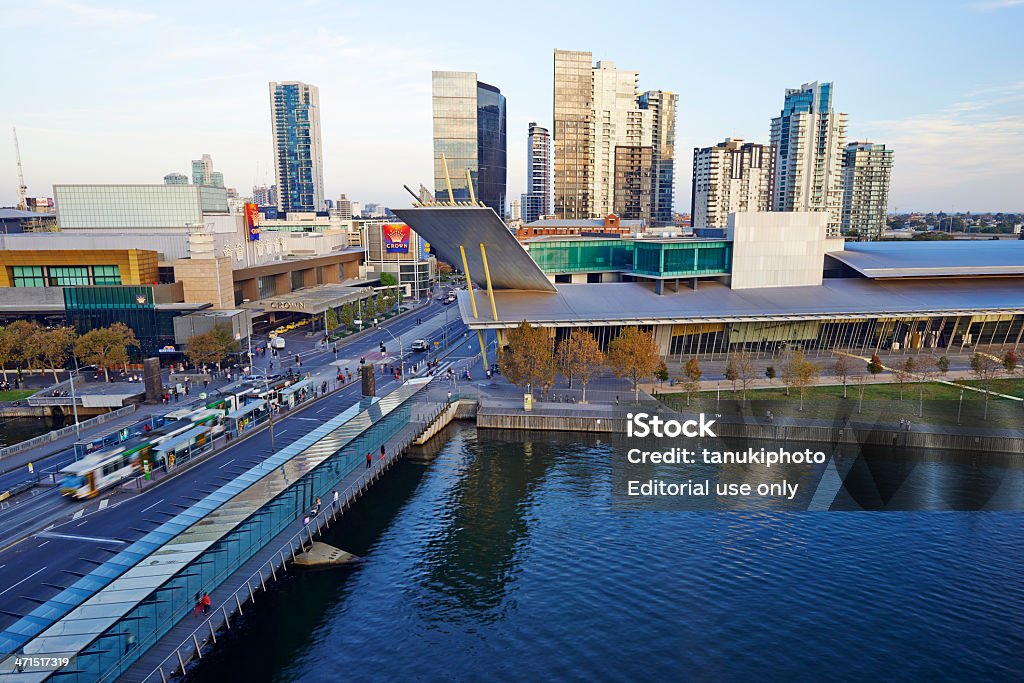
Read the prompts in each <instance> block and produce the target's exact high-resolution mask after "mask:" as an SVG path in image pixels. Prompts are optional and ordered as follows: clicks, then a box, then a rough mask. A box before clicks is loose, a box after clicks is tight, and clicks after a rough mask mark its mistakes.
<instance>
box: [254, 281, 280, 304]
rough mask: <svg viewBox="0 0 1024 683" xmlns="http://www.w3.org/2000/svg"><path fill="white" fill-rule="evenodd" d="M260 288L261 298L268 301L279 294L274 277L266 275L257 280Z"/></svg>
mask: <svg viewBox="0 0 1024 683" xmlns="http://www.w3.org/2000/svg"><path fill="white" fill-rule="evenodd" d="M256 282H257V284H258V285H259V288H260V298H261V299H266V298H268V297H272V296H274V295H275V294H277V287H276V286H275V285H274V276H273V275H266V276H261V277H258V278H256Z"/></svg>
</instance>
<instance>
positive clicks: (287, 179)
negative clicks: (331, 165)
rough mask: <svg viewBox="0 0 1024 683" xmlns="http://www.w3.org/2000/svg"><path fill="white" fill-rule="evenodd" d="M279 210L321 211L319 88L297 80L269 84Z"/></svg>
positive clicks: (321, 155) (322, 186)
mask: <svg viewBox="0 0 1024 683" xmlns="http://www.w3.org/2000/svg"><path fill="white" fill-rule="evenodd" d="M270 111H271V130H272V132H273V139H274V168H275V173H276V175H275V179H276V181H277V208H278V210H279V211H282V212H288V211H323V210H324V173H323V166H324V162H323V152H322V149H321V143H320V90H319V89H318V88H317V87H316V86H315V85H309V84H306V83H300V82H298V81H285V82H282V83H273V82H272V83H271V84H270Z"/></svg>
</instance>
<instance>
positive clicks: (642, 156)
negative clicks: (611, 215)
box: [614, 145, 653, 220]
mask: <svg viewBox="0 0 1024 683" xmlns="http://www.w3.org/2000/svg"><path fill="white" fill-rule="evenodd" d="M652 171H653V157H652V150H651V148H650V147H626V146H623V145H618V146H616V147H615V191H614V197H615V205H614V211H615V214H616V215H617V216H618V217H619V218H621V219H623V220H649V219H650V216H651V202H652V198H651V189H652V182H651V180H652Z"/></svg>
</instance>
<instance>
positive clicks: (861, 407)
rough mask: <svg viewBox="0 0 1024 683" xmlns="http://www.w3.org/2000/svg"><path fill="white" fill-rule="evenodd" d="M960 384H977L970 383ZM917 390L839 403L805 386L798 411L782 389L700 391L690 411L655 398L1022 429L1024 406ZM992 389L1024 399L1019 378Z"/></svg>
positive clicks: (832, 389)
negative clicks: (718, 392)
mask: <svg viewBox="0 0 1024 683" xmlns="http://www.w3.org/2000/svg"><path fill="white" fill-rule="evenodd" d="M961 383H962V384H965V385H971V386H978V385H979V383H978V382H977V381H975V380H967V381H963V382H961ZM726 386H728V387H729V388H728V389H727V388H726ZM921 388H922V384H921V383H919V382H914V383H911V382H907V383H906V384H904V385H903V399H902V400H900V387H899V385H898V384H895V383H889V382H887V383H884V384H865V385H863V390H864V393H863V398H862V397H861V387H860V386H858V385H856V384H851V385H849V386H848V387H847V399H846V400H843V388H842V386H820V387H809V388H808V389H806V390H805V392H804V400H803V410H801V409H800V396H799V392H797V391H795V390H794V391H792V392H791V395H790V396H786V390H785V387H781V386H780V387H775V388H768V389H756V390H755V389H751V390H750V391H748V392H747V400H746V401H744V400H743V398H742V391H741V390H737V391H735V392H733V390H732V386H731V383H728V384H726V383H723V386H722V392H721V398H720V399H719V397H718V395H717V392H716V391H714V390H712V391H704V392H701V393H699V394H694V395H693V397H692V398H691V400H690V404H689V406H687V403H686V395H685V394H669V395H662V396H660V398H661V399H662V401H663V402H664V403H665V404H666V405H668V406H670V407H672V408H675V409H677V410H684V411H688V412H696V411H702V412H717V413H722V414H728V415H737V414H745V415H755V416H758V415H765V414H766V413H767V411H769V410H770V411H772V413H773V414H774V415H776V416H778V417H804V418H814V419H829V420H831V419H836V418H837V417H840V416H849V418H850V419H852V420H857V421H868V422H870V421H875V422H882V423H890V422H899V420H900V419H901V418H903V419H909V420H911V421H912V422H926V423H932V424H956V423H957V419H958V415H959V421H960V424H962V425H965V426H978V427H1009V428H1013V429H1020V428H1021V425H1022V424H1024V402H1021V401H1012V400H1009V399H1004V398H1000V397H998V396H992V397H991V398H990V400H989V401H988V402H987V403H988V405H986V400H985V394H983V393H979V392H974V391H965V392H964V396H963V402H962V403H961V401H960V389H959V388H957V387H952V386H949V385H946V384H940V383H938V382H927V383H924V384H923V388H924V396H923V400H922V398H921V393H920V390H921ZM991 388H992V391H994V392H999V393H1003V394H1007V395H1010V396H1022V397H1024V379H1001V380H997V381H994V382H992V387H991ZM986 413H987V417H986Z"/></svg>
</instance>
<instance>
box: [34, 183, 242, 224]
mask: <svg viewBox="0 0 1024 683" xmlns="http://www.w3.org/2000/svg"><path fill="white" fill-rule="evenodd" d="M53 196H54V200H55V202H56V205H57V220H58V222H59V223H60V226H61V228H62V229H65V230H72V229H110V228H123V229H130V230H138V229H145V228H184V227H188V226H193V225H194V226H201V225H202V224H203V214H204V213H227V211H228V195H227V190H225V189H223V188H216V187H202V188H200V187H197V186H195V185H54V186H53Z"/></svg>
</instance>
